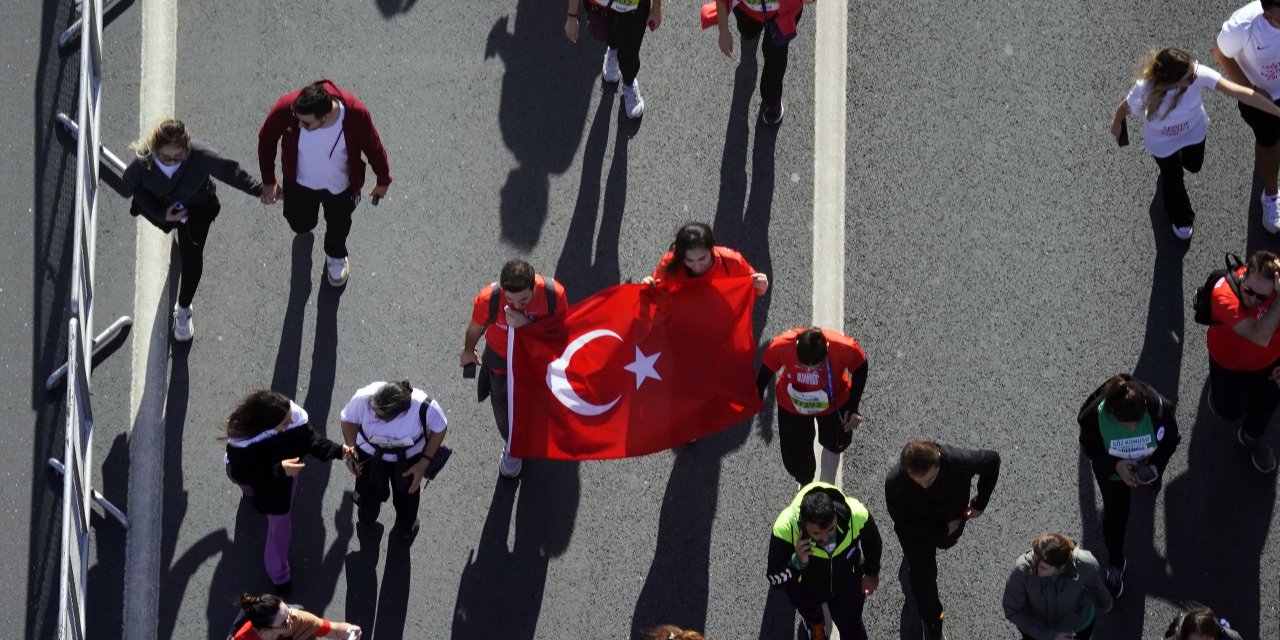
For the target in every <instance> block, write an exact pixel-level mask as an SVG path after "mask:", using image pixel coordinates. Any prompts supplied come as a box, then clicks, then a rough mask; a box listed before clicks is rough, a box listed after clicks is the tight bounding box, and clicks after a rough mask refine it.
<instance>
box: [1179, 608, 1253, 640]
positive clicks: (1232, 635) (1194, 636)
mask: <svg viewBox="0 0 1280 640" xmlns="http://www.w3.org/2000/svg"><path fill="white" fill-rule="evenodd" d="M1164 640H1242V639H1241V638H1240V634H1239V633H1236V630H1235V629H1232V628H1231V626H1230V625H1229V624H1227V621H1226V619H1225V618H1221V619H1220V618H1218V616H1217V615H1216V614H1214V612H1213V610H1212V609H1210V608H1209V607H1193V608H1191V609H1190V610H1188V611H1187V612H1186V613H1180V614H1178V615H1177V616H1175V617H1174V618H1173V622H1170V623H1169V628H1168V629H1166V630H1165V632H1164Z"/></svg>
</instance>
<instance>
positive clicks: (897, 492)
mask: <svg viewBox="0 0 1280 640" xmlns="http://www.w3.org/2000/svg"><path fill="white" fill-rule="evenodd" d="M899 474H901V475H899ZM905 476H906V472H905V471H901V467H894V470H893V471H891V472H890V473H889V477H888V478H887V479H885V481H884V504H885V507H886V508H887V509H888V510H889V518H890V519H892V520H893V530H894V531H897V532H898V533H899V534H907V535H917V536H922V537H925V538H928V539H931V540H932V539H936V538H939V537H941V536H943V535H944V534H946V532H947V523H945V522H933V523H930V522H928V521H926V520H923V519H921V518H919V517H917V516H916V515H915V514H913V513H911V510H910V509H909V508H908V506H907V495H906V493H905V492H904V491H903V483H906V482H911V480H910V479H904V477H905Z"/></svg>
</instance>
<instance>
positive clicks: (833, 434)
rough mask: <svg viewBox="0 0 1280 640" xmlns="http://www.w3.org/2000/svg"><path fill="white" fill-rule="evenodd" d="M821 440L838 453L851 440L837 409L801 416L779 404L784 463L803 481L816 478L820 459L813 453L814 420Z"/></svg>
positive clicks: (780, 438) (788, 471)
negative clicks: (826, 412) (818, 414)
mask: <svg viewBox="0 0 1280 640" xmlns="http://www.w3.org/2000/svg"><path fill="white" fill-rule="evenodd" d="M815 422H816V423H817V432H818V441H819V442H821V443H822V446H823V447H826V448H827V449H830V450H831V451H832V452H834V453H839V451H840V450H843V449H844V446H845V445H848V444H849V442H850V441H851V440H852V434H849V433H847V432H845V430H844V426H843V425H842V424H841V423H840V415H839V412H838V411H833V412H831V413H829V414H827V415H825V416H802V415H800V414H798V413H791V412H790V411H787V410H786V409H783V408H782V407H778V446H779V447H780V448H781V449H782V466H783V467H785V468H786V469H787V473H790V474H791V477H793V478H795V479H796V482H799V483H800V484H802V485H805V484H809V483H810V482H813V475H814V474H815V473H817V471H818V462H817V460H815V459H814V456H813V437H814V423H815Z"/></svg>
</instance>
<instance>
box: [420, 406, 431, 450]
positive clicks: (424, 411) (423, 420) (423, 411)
mask: <svg viewBox="0 0 1280 640" xmlns="http://www.w3.org/2000/svg"><path fill="white" fill-rule="evenodd" d="M429 409H431V396H427V398H426V399H425V400H423V401H422V406H421V407H418V421H419V422H421V423H422V437H421V438H419V439H422V438H425V437H427V431H428V429H427V411H428V410H429Z"/></svg>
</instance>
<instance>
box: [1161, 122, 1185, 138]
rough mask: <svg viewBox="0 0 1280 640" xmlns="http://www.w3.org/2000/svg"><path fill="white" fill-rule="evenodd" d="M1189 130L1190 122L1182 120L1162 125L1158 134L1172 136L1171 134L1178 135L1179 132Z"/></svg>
mask: <svg viewBox="0 0 1280 640" xmlns="http://www.w3.org/2000/svg"><path fill="white" fill-rule="evenodd" d="M1190 130H1191V123H1190V122H1183V123H1180V124H1175V125H1171V126H1166V127H1162V128H1161V129H1160V135H1162V136H1169V137H1173V136H1176V135H1180V134H1183V133H1186V132H1187V131H1190Z"/></svg>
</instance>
